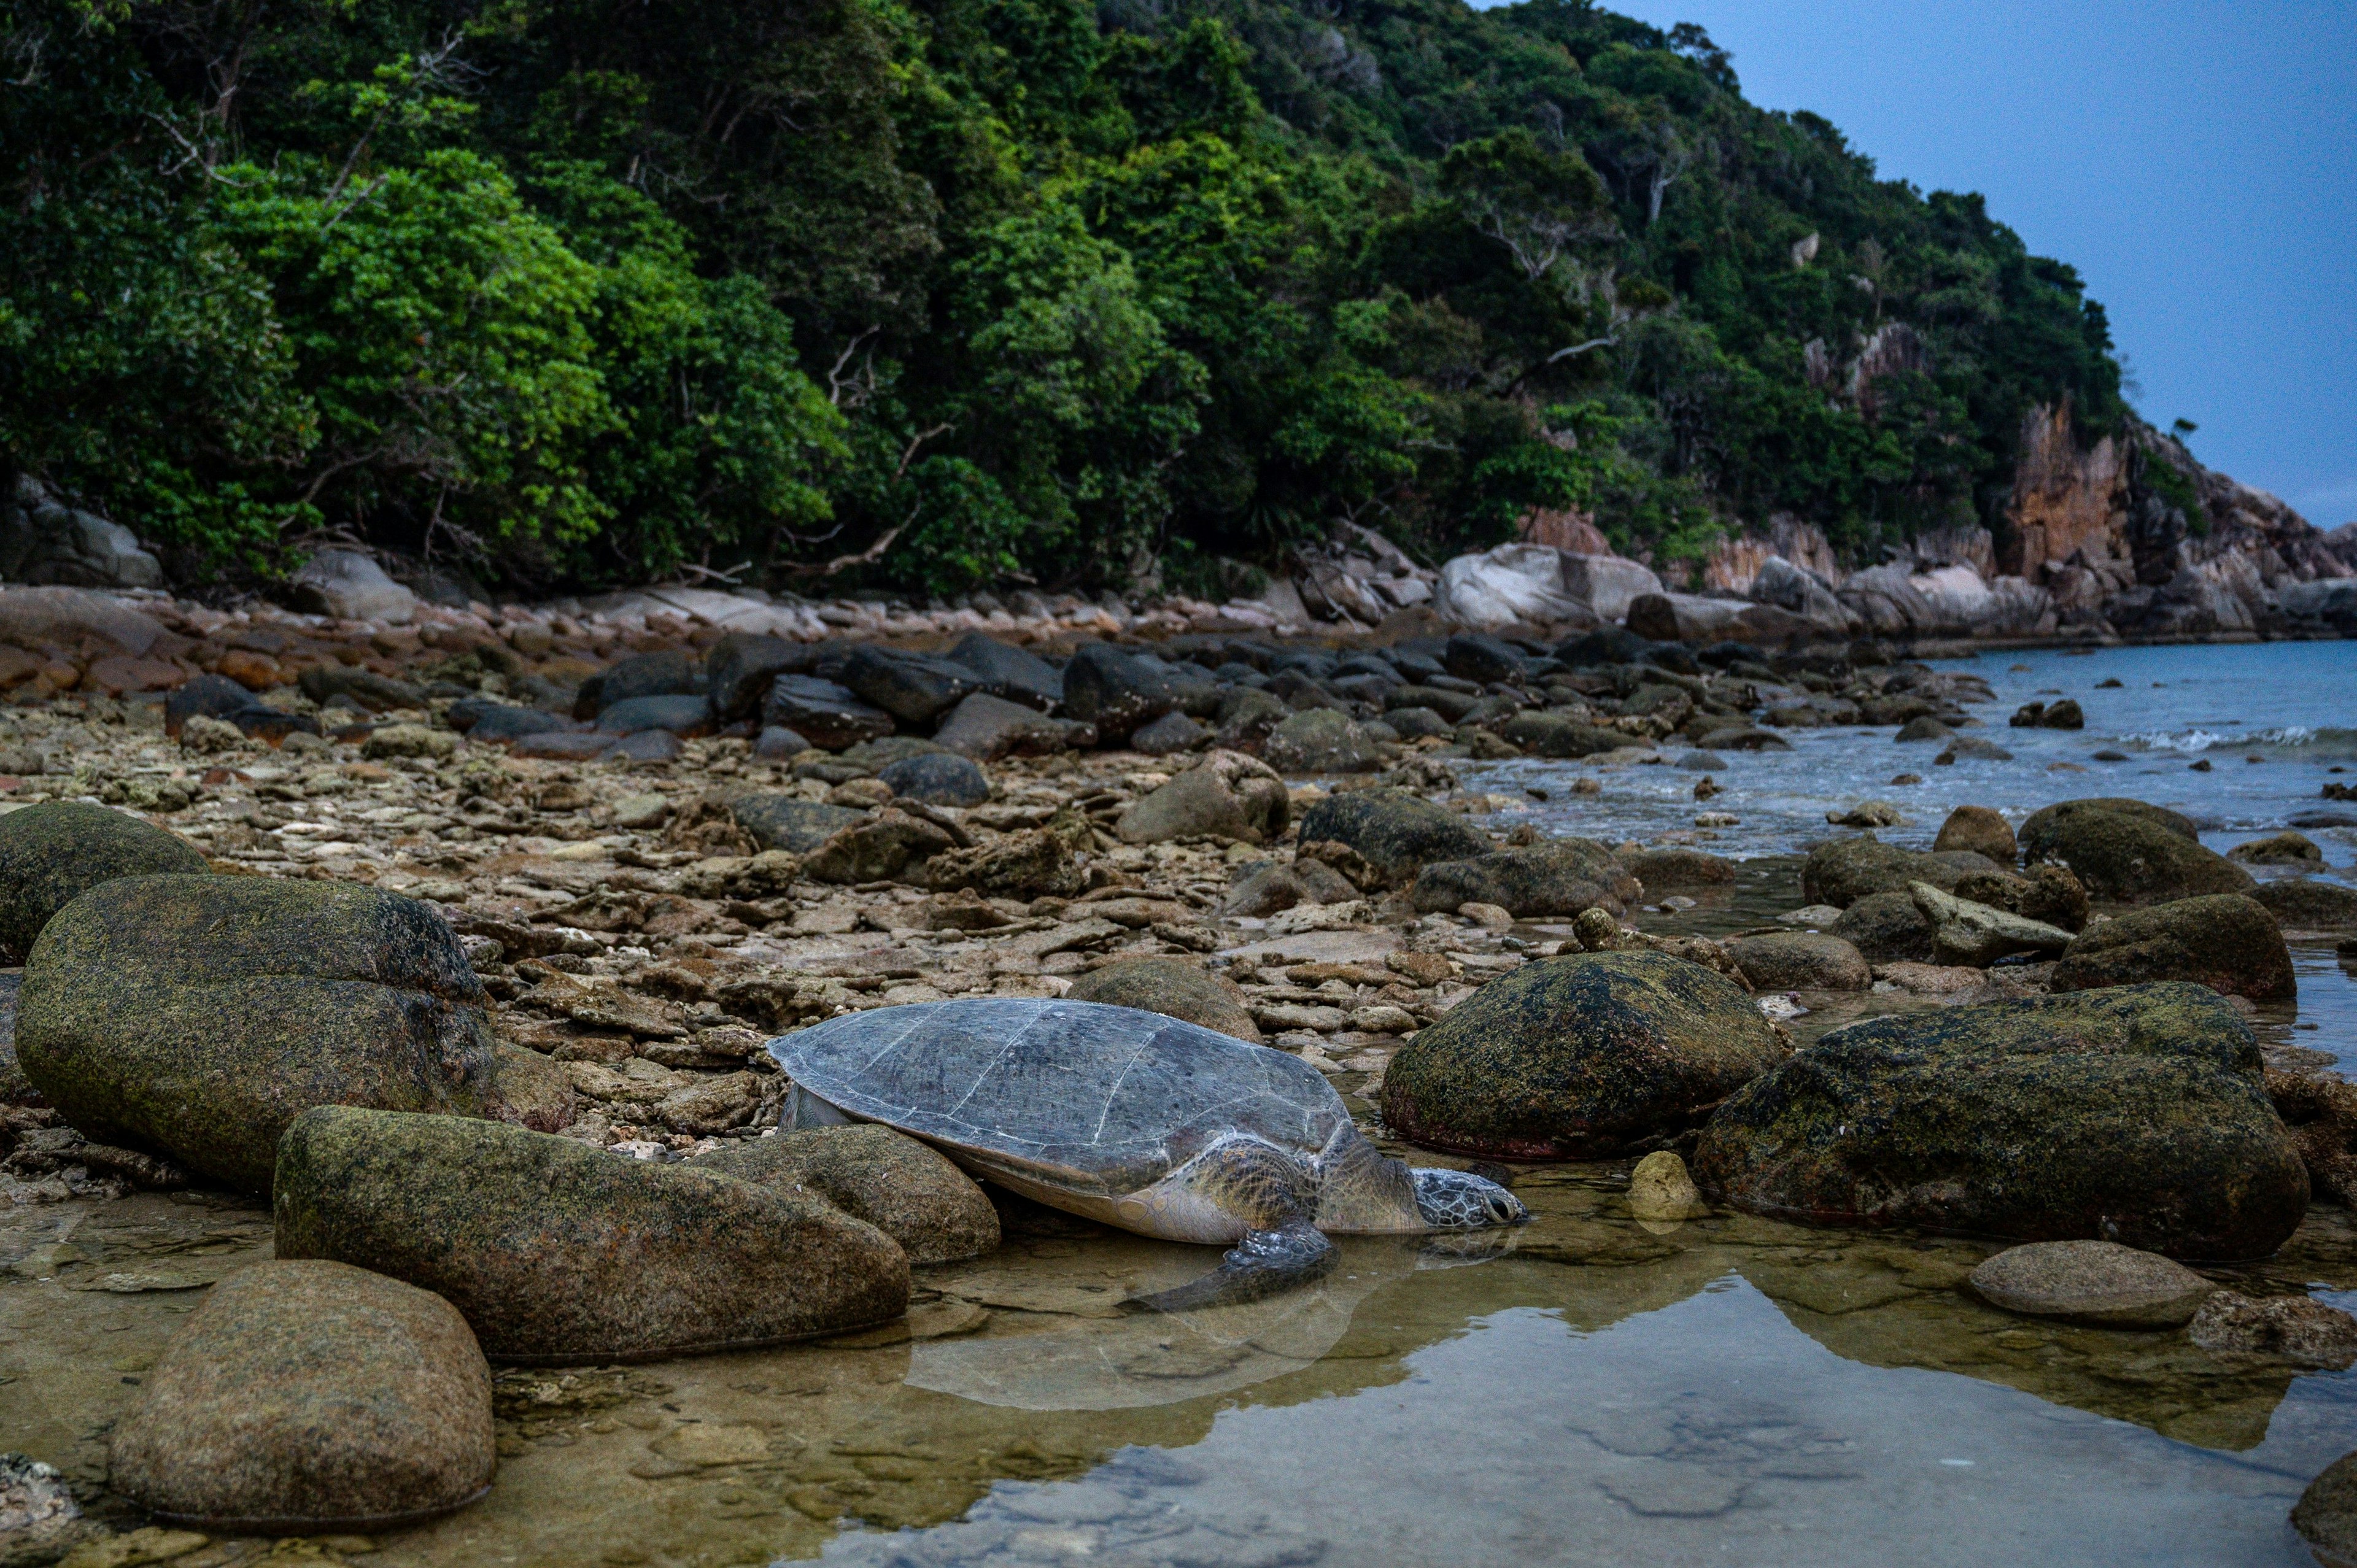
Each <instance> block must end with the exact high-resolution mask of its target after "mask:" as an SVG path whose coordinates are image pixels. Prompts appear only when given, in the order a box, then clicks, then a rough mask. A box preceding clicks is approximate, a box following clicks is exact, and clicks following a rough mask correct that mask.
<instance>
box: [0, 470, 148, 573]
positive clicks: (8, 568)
mask: <svg viewBox="0 0 2357 1568" xmlns="http://www.w3.org/2000/svg"><path fill="white" fill-rule="evenodd" d="M0 580H5V581H7V582H11V583H40V584H65V585H71V586H74V587H81V588H160V587H162V586H163V585H164V566H163V564H162V563H161V562H159V561H157V560H156V557H155V556H154V555H152V554H150V553H148V552H147V551H146V549H145V548H144V547H143V546H142V545H141V544H140V542H139V541H138V538H137V537H136V536H135V535H134V534H133V533H132V532H131V531H130V530H129V529H127V528H125V527H124V526H123V525H122V524H121V523H117V522H109V521H107V520H106V519H104V518H102V517H101V516H99V515H98V514H97V513H95V512H88V511H83V510H81V509H80V508H79V507H71V506H68V505H66V504H65V503H64V502H63V501H61V500H59V499H58V498H57V497H55V496H53V495H51V494H50V493H49V490H48V487H47V486H45V485H43V484H42V483H41V482H40V481H39V480H38V479H36V478H33V477H32V476H31V475H30V474H19V475H18V476H17V477H16V494H15V496H14V497H13V498H10V499H0Z"/></svg>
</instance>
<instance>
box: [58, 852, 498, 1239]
mask: <svg viewBox="0 0 2357 1568" xmlns="http://www.w3.org/2000/svg"><path fill="white" fill-rule="evenodd" d="M485 1003H486V999H485V997H484V993H483V987H482V983H481V982H480V981H479V980H477V979H476V978H475V972H474V970H473V968H472V967H470V966H469V965H468V961H467V955H466V952H465V951H464V950H462V949H461V948H460V947H459V945H458V939H457V937H456V936H454V935H452V934H451V931H450V928H449V927H448V926H447V925H446V924H444V923H443V920H442V917H441V916H440V915H439V914H437V913H436V912H435V909H434V907H433V906H432V905H430V904H425V903H422V902H420V901H419V900H417V899H414V898H404V897H401V896H400V895H398V894H393V893H383V892H379V891H378V890H376V889H374V888H371V887H354V886H346V885H343V884H339V883H332V882H295V881H283V880H279V879H276V878H267V877H258V876H136V877H129V878H126V879H124V880H122V881H117V882H110V883H106V884H104V885H102V886H98V887H94V888H92V889H91V891H90V892H88V893H85V894H83V895H82V896H81V897H79V898H77V899H75V900H74V901H73V902H72V903H71V904H69V905H67V906H66V908H63V909H62V910H59V913H58V916H57V918H55V919H53V920H51V921H50V922H49V926H48V929H47V930H45V931H43V932H42V933H41V940H39V941H38V942H36V943H34V944H33V952H32V956H31V958H30V959H29V960H28V961H27V963H26V965H25V983H24V989H23V992H22V995H21V998H20V1001H19V1004H18V1011H17V1016H16V1049H17V1053H18V1055H19V1057H20V1058H21V1059H22V1062H23V1065H24V1069H25V1075H26V1077H27V1078H28V1079H31V1080H32V1082H33V1084H34V1086H35V1087H36V1088H38V1089H39V1090H40V1091H41V1092H42V1093H43V1094H44V1095H47V1096H48V1101H49V1103H50V1104H52V1105H55V1106H56V1107H58V1109H59V1110H60V1111H62V1112H64V1113H65V1115H66V1118H67V1119H68V1120H69V1121H70V1122H73V1124H74V1125H75V1126H77V1127H79V1128H81V1131H82V1132H83V1133H87V1134H88V1135H89V1136H90V1137H91V1139H93V1140H94V1141H96V1142H100V1143H108V1144H114V1143H127V1144H130V1145H131V1146H133V1147H135V1148H145V1149H154V1150H159V1151H161V1152H163V1153H165V1154H167V1155H171V1156H172V1157H173V1158H174V1159H175V1160H178V1162H179V1163H180V1164H182V1165H187V1166H188V1167H189V1168H190V1169H192V1170H197V1171H201V1172H203V1173H204V1174H205V1175H207V1176H213V1177H215V1178H217V1179H218V1180H221V1181H223V1182H226V1183H228V1184H229V1185H230V1186H231V1187H240V1188H242V1189H244V1190H246V1191H249V1192H266V1191H268V1190H269V1187H270V1179H271V1167H272V1164H273V1162H274V1159H275V1157H276V1151H277V1145H278V1136H279V1133H281V1132H282V1131H283V1130H284V1129H285V1127H286V1125H287V1124H288V1123H289V1122H292V1121H294V1120H295V1118H296V1117H297V1116H299V1115H301V1114H302V1113H303V1112H306V1111H307V1110H309V1109H311V1108H312V1107H313V1106H316V1105H367V1106H376V1107H381V1108H382V1109H384V1110H386V1111H399V1112H450V1113H455V1114H457V1115H460V1116H481V1115H487V1114H490V1112H492V1111H493V1110H494V1109H495V1108H496V1106H497V1104H498V1103H499V1101H498V1097H497V1086H496V1069H495V1067H494V1064H493V1058H492V1048H491V1045H492V1036H491V1028H490V1018H489V1017H488V1015H486V1013H485V1011H484V1008H485Z"/></svg>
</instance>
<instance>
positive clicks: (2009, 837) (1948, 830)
mask: <svg viewBox="0 0 2357 1568" xmlns="http://www.w3.org/2000/svg"><path fill="white" fill-rule="evenodd" d="M1932 848H1933V849H1935V850H1952V849H1965V850H1971V851H1972V852H1973V853H1974V854H1985V855H1986V856H1988V857H1989V859H1991V860H1993V861H1995V862H1996V864H1997V865H2012V864H2013V862H2014V857H2015V855H2016V854H2018V853H2019V850H2020V845H2019V844H2018V843H2016V842H2015V840H2014V836H2013V825H2012V824H2011V823H2009V822H2007V821H2006V820H2005V818H2004V817H2003V816H2002V815H2000V814H1999V813H1997V812H1996V811H1990V810H1989V809H1988V808H1987V807H1986V806H1959V807H1957V808H1956V809H1955V810H1954V811H1950V812H1949V813H1948V820H1947V821H1946V822H1942V823H1941V824H1940V836H1939V837H1938V838H1936V839H1933V840H1932Z"/></svg>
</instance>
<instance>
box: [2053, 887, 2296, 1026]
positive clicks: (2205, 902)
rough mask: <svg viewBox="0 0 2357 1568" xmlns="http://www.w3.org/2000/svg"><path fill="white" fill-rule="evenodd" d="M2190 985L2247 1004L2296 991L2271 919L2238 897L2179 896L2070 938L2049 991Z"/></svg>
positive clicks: (2288, 996)
mask: <svg viewBox="0 0 2357 1568" xmlns="http://www.w3.org/2000/svg"><path fill="white" fill-rule="evenodd" d="M2147 980H2190V981H2196V982H2199V983H2201V984H2203V985H2206V986H2208V987H2209V988H2210V989H2211V990H2212V991H2217V992H2222V993H2224V994H2226V995H2229V996H2247V997H2249V998H2250V999H2251V1000H2252V1001H2254V1002H2282V1001H2288V1000H2290V999H2291V998H2292V997H2293V996H2295V995H2297V994H2298V990H2299V985H2298V981H2297V980H2295V979H2294V978H2293V975H2292V967H2291V950H2290V949H2289V948H2288V947H2287V946H2285V945H2284V939H2283V929H2282V928H2280V927H2279V926H2277V925H2276V918H2275V917H2274V916H2273V915H2271V914H2269V913H2267V911H2266V908H2264V907H2263V906H2261V905H2260V904H2258V903H2257V902H2256V901H2255V900H2253V899H2249V898H2245V897H2243V896H2242V895H2240V894H2237V893H2222V894H2217V895H2213V896H2212V897H2207V898H2178V899H2174V900H2172V901H2170V902H2169V903H2167V904H2156V905H2154V906H2152V907H2151V908H2147V909H2131V910H2129V911H2128V912H2127V913H2126V914H2125V915H2121V916H2119V917H2117V918H2114V919H2109V920H2102V921H2098V922H2097V923H2096V924H2094V925H2093V926H2090V927H2088V928H2087V929H2085V930H2083V931H2082V932H2080V933H2079V935H2078V936H2077V937H2075V938H2073V939H2072V942H2071V945H2070V946H2069V947H2068V948H2066V949H2064V950H2063V952H2062V961H2061V963H2059V964H2057V965H2055V967H2054V978H2053V980H2052V981H2051V985H2052V987H2053V989H2054V990H2056V991H2087V990H2092V989H2093V988H2095V987H2097V986H2105V985H2134V984H2136V983H2139V982H2142V981H2147Z"/></svg>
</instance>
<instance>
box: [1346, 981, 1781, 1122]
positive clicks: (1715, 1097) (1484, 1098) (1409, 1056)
mask: <svg viewBox="0 0 2357 1568" xmlns="http://www.w3.org/2000/svg"><path fill="white" fill-rule="evenodd" d="M1783 1056H1784V1047H1783V1045H1782V1044H1781V1042H1780V1041H1779V1039H1778V1038H1777V1036H1776V1032H1775V1031H1774V1030H1773V1029H1772V1028H1770V1026H1769V1025H1768V1021H1767V1019H1765V1018H1764V1017H1762V1016H1761V1015H1760V1011H1759V1009H1758V1008H1757V1007H1755V1006H1754V1005H1753V1004H1752V1002H1751V998H1750V997H1749V996H1747V995H1745V994H1744V993H1743V992H1742V990H1741V989H1740V988H1739V987H1738V986H1737V985H1736V984H1735V983H1733V982H1732V981H1729V980H1727V978H1726V977H1725V976H1723V975H1720V974H1717V973H1714V972H1711V971H1710V970H1707V969H1705V968H1704V967H1703V966H1702V965H1700V964H1697V963H1689V962H1687V961H1684V960H1683V959H1677V958H1672V957H1670V956H1669V955H1667V954H1665V953H1656V952H1642V951H1639V952H1596V953H1582V954H1579V955H1577V957H1571V958H1557V959H1547V960H1544V961H1540V962H1537V963H1533V964H1526V965H1524V966H1523V968H1521V969H1519V970H1516V971H1515V972H1513V973H1512V974H1509V975H1507V976H1505V977H1503V978H1502V979H1499V980H1493V981H1491V983H1489V984H1487V985H1485V986H1483V987H1482V988H1481V989H1480V991H1477V992H1475V993H1473V994H1472V995H1471V996H1469V997H1468V998H1466V999H1465V1000H1464V1001H1463V1002H1460V1003H1458V1004H1457V1006H1456V1007H1455V1008H1454V1009H1452V1010H1451V1011H1450V1012H1449V1014H1448V1016H1447V1017H1445V1018H1443V1019H1442V1020H1441V1021H1440V1022H1439V1023H1437V1024H1436V1025H1434V1026H1432V1027H1431V1028H1428V1029H1426V1030H1424V1031H1423V1032H1422V1033H1420V1034H1418V1035H1417V1036H1415V1039H1413V1040H1411V1041H1409V1042H1408V1044H1407V1045H1406V1046H1405V1047H1402V1048H1401V1050H1400V1052H1399V1054H1398V1055H1397V1056H1395V1057H1394V1058H1392V1061H1391V1065H1390V1067H1389V1069H1387V1070H1386V1072H1385V1074H1384V1077H1383V1120H1384V1121H1385V1122H1388V1123H1389V1124H1390V1125H1391V1127H1392V1128H1393V1130H1394V1131H1395V1132H1397V1133H1400V1134H1401V1135H1402V1136H1404V1137H1406V1138H1410V1139H1412V1140H1414V1141H1415V1142H1416V1143H1419V1144H1427V1145H1429V1146H1431V1147H1433V1148H1438V1149H1450V1150H1455V1151H1457V1152H1458V1153H1461V1154H1469V1155H1491V1156H1493V1157H1504V1158H1508V1159H1526V1160H1560V1159H1594V1158H1599V1157H1605V1156H1609V1155H1613V1154H1616V1153H1618V1152H1620V1150H1622V1149H1625V1148H1627V1147H1628V1146H1629V1145H1631V1144H1637V1143H1641V1142H1642V1141H1643V1140H1645V1139H1647V1138H1650V1137H1654V1136H1657V1135H1660V1134H1663V1133H1675V1132H1677V1131H1679V1130H1680V1129H1682V1128H1684V1127H1686V1126H1689V1125H1691V1124H1692V1123H1693V1122H1695V1120H1697V1119H1698V1118H1699V1117H1701V1116H1702V1115H1703V1114H1705V1113H1706V1112H1708V1110H1709V1109H1710V1107H1711V1106H1712V1105H1714V1104H1715V1103H1717V1101H1719V1100H1721V1099H1723V1098H1725V1097H1726V1096H1727V1094H1729V1093H1731V1092H1733V1091H1734V1090H1737V1089H1738V1088H1739V1087H1740V1086H1741V1085H1743V1084H1745V1083H1748V1082H1749V1081H1750V1080H1751V1079H1754V1078H1756V1077H1758V1076H1759V1075H1760V1073H1763V1072H1765V1071H1767V1070H1768V1069H1770V1068H1771V1067H1773V1066H1774V1065H1775V1064H1776V1063H1777V1062H1778V1061H1780V1060H1781V1059H1782V1058H1783Z"/></svg>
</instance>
